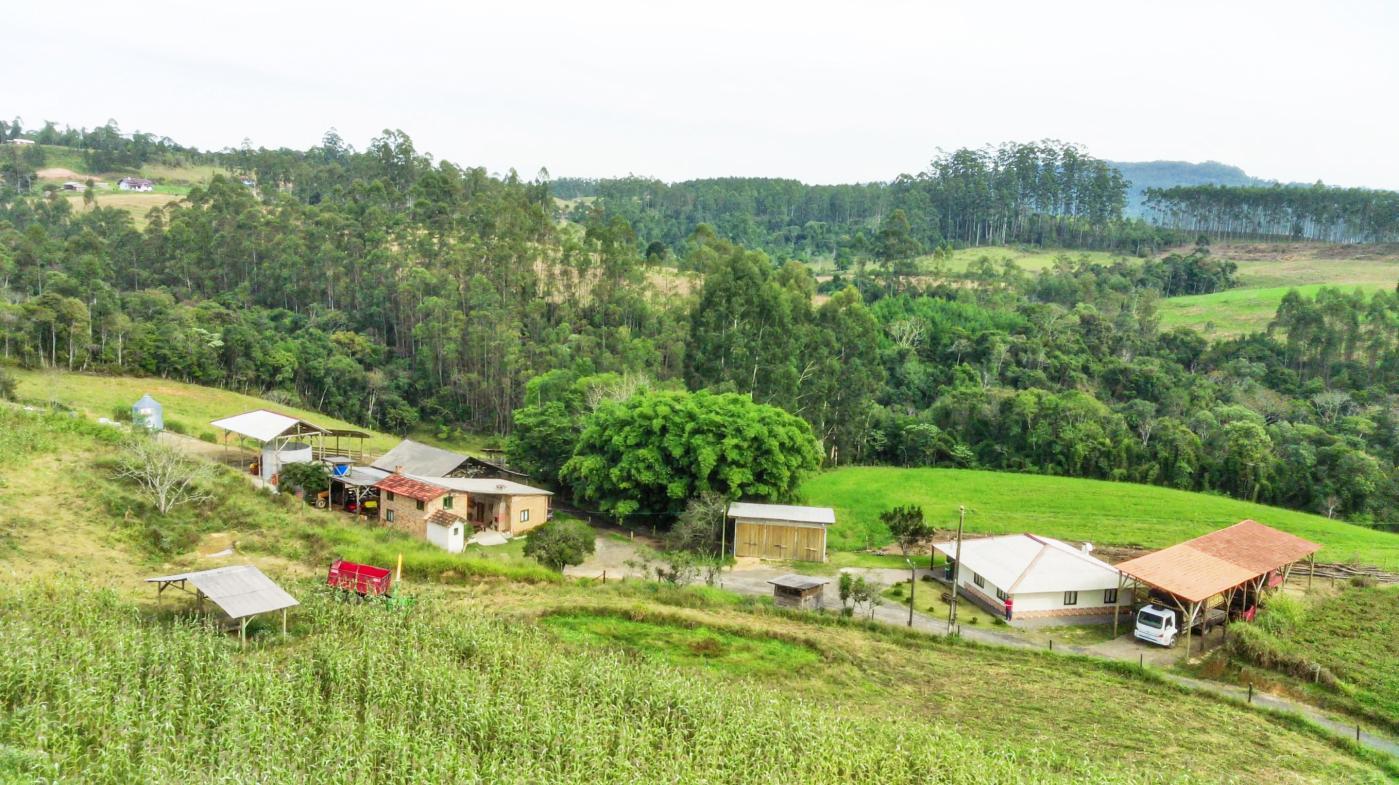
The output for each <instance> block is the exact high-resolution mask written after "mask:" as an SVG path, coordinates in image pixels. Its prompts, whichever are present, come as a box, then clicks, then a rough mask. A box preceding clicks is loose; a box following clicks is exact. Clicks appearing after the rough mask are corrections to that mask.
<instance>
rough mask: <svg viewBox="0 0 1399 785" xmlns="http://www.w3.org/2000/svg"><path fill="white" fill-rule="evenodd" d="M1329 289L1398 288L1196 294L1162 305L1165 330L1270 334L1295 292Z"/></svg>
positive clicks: (1307, 289)
mask: <svg viewBox="0 0 1399 785" xmlns="http://www.w3.org/2000/svg"><path fill="white" fill-rule="evenodd" d="M1328 286H1338V288H1340V289H1342V290H1344V291H1355V290H1359V291H1361V292H1365V293H1366V294H1367V295H1368V294H1369V293H1371V292H1376V291H1379V290H1381V289H1388V288H1392V287H1393V286H1394V283H1392V282H1391V283H1390V284H1389V285H1387V286H1386V285H1384V284H1377V283H1366V284H1355V285H1350V284H1346V285H1337V284H1330V283H1327V284H1309V285H1306V286H1274V287H1270V288H1263V289H1248V288H1241V289H1227V290H1225V291H1222V292H1215V293H1213V294H1196V295H1190V296H1187V297H1169V298H1167V299H1165V300H1162V301H1161V328H1162V329H1163V330H1169V329H1172V328H1175V327H1189V328H1192V329H1196V330H1201V331H1203V332H1205V333H1206V334H1209V335H1211V336H1218V337H1230V336H1236V335H1244V334H1246V333H1252V332H1261V331H1263V330H1266V329H1267V327H1268V323H1269V322H1271V321H1272V320H1273V317H1274V316H1276V315H1277V311H1278V305H1279V304H1281V303H1282V298H1283V297H1285V296H1287V293H1288V292H1290V291H1293V290H1294V289H1295V290H1296V291H1297V292H1298V293H1300V294H1302V295H1304V296H1306V297H1315V296H1316V293H1317V292H1318V291H1320V290H1321V289H1323V288H1325V287H1328Z"/></svg>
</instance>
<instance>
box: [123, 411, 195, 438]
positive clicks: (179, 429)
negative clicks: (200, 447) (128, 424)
mask: <svg viewBox="0 0 1399 785" xmlns="http://www.w3.org/2000/svg"><path fill="white" fill-rule="evenodd" d="M126 419H128V420H130V419H131V412H127V413H126ZM165 430H167V431H169V432H171V433H178V434H180V435H181V436H188V435H189V428H188V427H186V426H185V424H184V423H182V422H180V421H179V420H166V421H165Z"/></svg>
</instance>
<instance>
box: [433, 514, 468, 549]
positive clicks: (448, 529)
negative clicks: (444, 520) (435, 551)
mask: <svg viewBox="0 0 1399 785" xmlns="http://www.w3.org/2000/svg"><path fill="white" fill-rule="evenodd" d="M465 526H466V524H465V523H463V522H461V521H457V522H456V523H453V524H452V525H451V526H438V525H437V524H435V523H429V524H428V525H427V541H428V542H430V543H432V544H433V545H436V546H437V547H439V548H441V549H442V550H444V551H446V552H448V553H461V552H462V549H464V548H465V547H466V534H465V532H463V531H462V529H463V528H464V527H465Z"/></svg>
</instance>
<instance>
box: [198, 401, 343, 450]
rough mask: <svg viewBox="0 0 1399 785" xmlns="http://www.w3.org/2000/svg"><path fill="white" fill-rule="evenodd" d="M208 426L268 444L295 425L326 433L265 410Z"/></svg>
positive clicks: (318, 427) (258, 410)
mask: <svg viewBox="0 0 1399 785" xmlns="http://www.w3.org/2000/svg"><path fill="white" fill-rule="evenodd" d="M209 424H210V425H212V426H214V427H215V428H222V429H223V430H225V431H232V432H233V433H236V434H238V435H239V436H246V437H248V438H249V439H256V440H257V441H260V442H270V441H272V440H273V439H275V438H277V437H278V436H281V435H282V434H284V433H286V432H287V431H290V430H291V429H292V428H294V427H295V426H296V425H297V424H300V425H303V426H305V427H306V428H307V429H309V430H312V431H318V432H320V433H325V432H326V431H325V429H324V428H322V427H321V426H319V425H316V424H315V423H311V422H307V421H306V420H302V419H300V418H297V417H288V416H287V415H285V414H279V413H277V412H272V411H268V410H266V409H254V410H253V411H250V412H244V413H242V414H235V415H233V416H232V417H225V418H223V419H222V420H214V421H213V422H211V423H209Z"/></svg>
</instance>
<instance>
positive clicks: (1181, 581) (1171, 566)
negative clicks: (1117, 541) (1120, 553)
mask: <svg viewBox="0 0 1399 785" xmlns="http://www.w3.org/2000/svg"><path fill="white" fill-rule="evenodd" d="M1320 549H1321V546H1320V545H1317V544H1316V543H1314V542H1309V541H1307V540H1304V539H1302V538H1301V537H1296V536H1293V535H1291V534H1288V533H1287V532H1282V531H1278V530H1277V529H1274V528H1272V527H1271V526H1264V525H1263V524H1261V523H1258V522H1257V521H1239V522H1238V523H1236V524H1234V525H1233V526H1230V527H1228V528H1224V529H1220V530H1219V531H1215V532H1210V533H1209V534H1206V535H1204V536H1203V537H1196V538H1195V539H1193V540H1187V541H1185V542H1182V543H1179V544H1176V545H1172V546H1171V547H1169V548H1166V549H1164V550H1160V551H1156V552H1155V553H1148V554H1147V555H1145V556H1139V557H1137V558H1135V559H1128V560H1127V561H1125V562H1122V563H1121V564H1118V565H1115V566H1116V567H1117V569H1119V570H1121V571H1122V572H1124V573H1126V574H1127V575H1129V576H1131V577H1133V578H1136V579H1137V580H1139V581H1141V582H1143V583H1149V584H1151V585H1152V586H1155V587H1157V588H1159V589H1163V590H1165V591H1168V592H1170V593H1171V594H1174V595H1176V596H1177V597H1181V598H1183V599H1186V600H1189V601H1190V602H1200V601H1202V600H1205V599H1207V598H1209V597H1213V596H1214V595H1216V594H1219V593H1220V592H1222V591H1225V590H1226V589H1231V588H1233V587H1235V586H1238V585H1239V584H1241V583H1243V582H1244V581H1248V580H1252V579H1254V578H1257V577H1259V576H1261V575H1266V574H1267V573H1269V572H1271V571H1272V570H1276V569H1279V568H1281V567H1285V566H1287V565H1289V564H1291V563H1293V562H1295V561H1299V560H1301V559H1304V558H1306V557H1307V556H1310V555H1311V554H1313V553H1316V552H1317V551H1318V550H1320Z"/></svg>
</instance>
